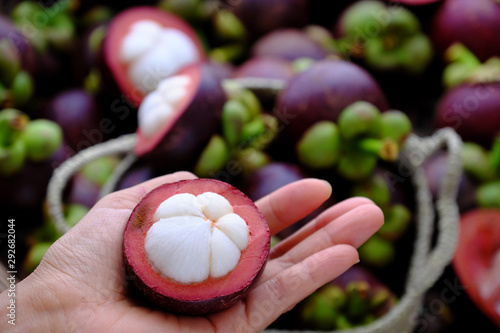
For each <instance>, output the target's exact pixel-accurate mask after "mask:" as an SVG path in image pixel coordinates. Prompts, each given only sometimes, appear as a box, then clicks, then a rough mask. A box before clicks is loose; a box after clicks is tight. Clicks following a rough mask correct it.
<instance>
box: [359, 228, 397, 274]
mask: <svg viewBox="0 0 500 333" xmlns="http://www.w3.org/2000/svg"><path fill="white" fill-rule="evenodd" d="M358 252H359V258H360V260H361V261H362V262H364V263H366V264H368V265H371V266H374V267H384V266H387V265H388V264H389V263H390V262H392V261H393V259H394V257H395V255H396V249H395V247H394V244H392V242H391V241H389V240H387V239H384V238H382V237H380V236H379V235H377V234H375V235H373V236H372V237H370V238H369V239H368V240H367V241H366V242H365V243H364V244H363V245H361V246H360V247H359V249H358Z"/></svg>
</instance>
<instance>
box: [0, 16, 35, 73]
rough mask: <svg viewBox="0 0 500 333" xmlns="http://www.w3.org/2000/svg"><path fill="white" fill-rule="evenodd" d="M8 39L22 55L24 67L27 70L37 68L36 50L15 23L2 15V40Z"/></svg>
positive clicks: (0, 19)
mask: <svg viewBox="0 0 500 333" xmlns="http://www.w3.org/2000/svg"><path fill="white" fill-rule="evenodd" d="M4 38H6V39H8V40H10V42H11V43H12V45H14V46H15V49H16V50H17V51H18V54H19V56H20V57H21V63H22V67H23V68H24V69H25V70H27V71H30V72H31V71H33V70H34V69H35V62H36V59H35V52H34V50H33V48H32V46H31V44H30V43H29V40H28V38H26V37H25V36H24V35H23V34H22V33H21V32H20V31H19V30H18V29H17V28H16V26H14V24H13V23H12V22H11V21H10V20H9V19H8V18H6V17H4V16H1V15H0V40H2V39H4Z"/></svg>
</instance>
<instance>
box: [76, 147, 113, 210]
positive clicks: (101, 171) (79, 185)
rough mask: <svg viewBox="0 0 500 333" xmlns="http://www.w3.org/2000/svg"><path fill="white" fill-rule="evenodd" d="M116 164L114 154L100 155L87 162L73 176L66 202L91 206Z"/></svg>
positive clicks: (96, 199) (97, 198)
mask: <svg viewBox="0 0 500 333" xmlns="http://www.w3.org/2000/svg"><path fill="white" fill-rule="evenodd" d="M117 164H118V159H117V158H116V157H115V156H104V157H100V158H98V159H96V160H94V161H92V162H89V163H87V164H86V165H85V166H84V167H83V168H82V169H81V170H79V171H78V173H77V174H75V176H74V177H73V180H72V183H71V190H70V192H69V194H68V200H67V201H68V202H70V203H73V204H80V205H84V206H86V207H89V208H91V207H92V206H94V204H95V203H96V202H97V201H98V200H99V193H100V190H101V187H102V186H103V185H104V184H105V183H106V181H107V180H108V178H109V176H110V175H111V174H112V173H113V170H114V168H115V167H116V165H117Z"/></svg>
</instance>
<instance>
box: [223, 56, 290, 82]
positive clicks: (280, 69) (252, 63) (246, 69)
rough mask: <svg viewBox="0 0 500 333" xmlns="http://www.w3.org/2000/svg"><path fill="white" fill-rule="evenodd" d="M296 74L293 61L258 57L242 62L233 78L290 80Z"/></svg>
mask: <svg viewBox="0 0 500 333" xmlns="http://www.w3.org/2000/svg"><path fill="white" fill-rule="evenodd" d="M293 75H294V70H293V66H292V63H291V62H290V61H288V60H285V59H280V58H270V57H258V58H251V59H249V60H247V61H245V62H244V63H243V64H241V65H240V66H239V67H238V68H237V69H236V70H235V71H234V73H233V76H232V77H233V78H248V77H256V78H264V79H277V80H285V81H288V80H289V79H290V78H291V77H292V76H293Z"/></svg>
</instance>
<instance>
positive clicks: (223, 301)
mask: <svg viewBox="0 0 500 333" xmlns="http://www.w3.org/2000/svg"><path fill="white" fill-rule="evenodd" d="M207 191H209V192H216V193H220V194H223V195H224V196H225V197H226V199H227V200H228V201H229V202H231V204H232V205H233V207H234V208H235V213H237V214H240V215H241V214H243V215H241V216H242V217H243V218H244V219H245V220H246V222H247V224H248V225H249V229H250V238H251V239H250V242H249V247H248V248H247V249H246V250H244V251H251V252H243V253H242V257H241V259H240V263H239V264H238V265H237V266H236V268H235V269H234V271H232V272H230V273H228V275H226V276H224V277H222V278H220V279H231V280H229V281H224V280H222V282H221V283H220V284H217V283H219V282H217V283H215V284H211V283H212V282H213V281H212V282H208V283H209V285H203V284H204V283H205V282H207V281H204V282H201V283H197V284H194V285H188V287H189V288H192V289H191V290H190V293H189V297H188V298H189V299H186V298H185V296H186V294H184V296H181V297H179V295H178V294H176V293H178V292H177V289H178V288H179V286H178V285H176V284H174V283H173V282H172V281H169V280H166V281H163V282H165V283H166V286H162V285H161V284H162V283H163V282H159V280H164V279H163V278H161V277H159V274H158V273H156V272H155V271H154V270H153V269H152V268H150V269H151V271H150V272H149V273H151V274H153V275H154V278H153V280H152V281H154V282H153V285H147V284H146V283H145V282H144V281H143V280H142V279H141V277H140V275H143V276H146V274H145V273H144V272H138V271H135V270H134V267H135V268H136V269H139V267H140V266H141V265H143V262H144V260H147V259H146V255H145V253H144V249H143V248H142V249H138V248H137V247H138V246H139V247H140V245H137V243H135V244H136V245H132V244H134V241H137V239H140V242H142V241H143V238H144V237H145V233H146V232H147V231H146V230H147V228H149V227H150V225H151V224H152V222H151V221H150V220H148V219H149V218H151V219H152V217H153V215H154V213H155V211H156V208H157V207H158V205H159V204H160V203H161V202H163V200H164V199H166V198H167V197H170V196H171V195H175V194H179V193H191V194H195V195H196V194H201V193H204V192H207ZM166 193H168V194H166ZM148 224H149V227H148V226H147V225H148ZM138 235H139V236H138ZM252 238H253V240H252ZM252 244H254V246H252ZM123 247H124V249H123V255H124V264H125V269H126V272H127V276H128V277H129V278H130V279H131V280H132V281H133V282H134V285H135V287H137V289H139V291H141V292H142V295H144V296H145V297H146V299H147V300H149V301H150V302H152V305H154V306H157V307H159V308H161V309H163V310H166V311H169V312H171V313H175V314H181V315H191V316H202V315H207V314H211V313H215V312H219V311H222V310H225V309H227V308H229V307H230V306H232V305H234V304H235V303H236V302H238V301H239V300H241V298H242V297H243V296H244V295H245V294H246V293H247V292H248V291H249V290H250V289H251V288H252V287H253V286H254V285H255V283H256V281H257V280H258V279H259V277H260V276H261V274H262V272H263V271H264V269H265V266H266V264H267V259H268V256H269V251H270V231H269V228H268V226H267V222H266V220H265V218H264V216H263V215H262V213H261V212H260V211H259V210H258V208H257V207H256V206H255V204H254V203H253V201H252V200H251V199H250V198H248V197H247V196H246V195H245V194H244V193H242V192H241V191H240V190H238V189H237V188H235V187H233V186H232V185H230V184H228V183H225V182H222V181H219V180H214V179H203V178H198V179H193V180H181V181H177V182H175V183H167V184H163V185H161V186H159V187H157V188H156V189H154V190H152V191H151V192H149V193H148V194H146V196H144V198H143V199H142V200H141V202H139V203H138V205H137V206H136V207H135V208H134V210H133V212H132V214H131V216H130V219H129V221H128V223H127V226H126V227H125V231H124V243H123ZM244 260H246V262H245V263H246V265H244V264H243V262H242V261H244ZM248 270H249V271H248ZM241 274H243V275H244V276H243V277H242V278H241V279H243V281H241V279H240V276H241ZM158 279H159V280H158ZM234 279H238V282H236V283H234V281H235V280H234ZM216 280H217V279H216ZM216 280H215V281H216ZM240 281H241V282H240ZM225 282H228V283H227V284H226V283H225ZM243 282H244V283H245V284H246V285H245V284H243ZM227 285H232V286H231V287H228V288H231V289H232V290H234V291H232V292H229V291H227V292H224V290H222V291H221V290H220V289H216V290H213V291H214V292H215V293H216V294H217V296H214V297H211V298H203V297H202V296H200V297H198V298H196V297H194V295H193V294H192V293H196V290H197V288H202V290H203V289H205V290H206V289H207V288H222V289H224V288H225V286H227ZM235 285H237V287H235ZM240 286H241V287H240ZM172 287H173V288H172ZM163 288H165V289H163ZM239 288H240V289H239ZM169 290H170V293H173V294H170V295H167V294H168V293H169ZM202 294H203V292H202ZM176 297H179V298H176ZM182 298H184V299H182Z"/></svg>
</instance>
